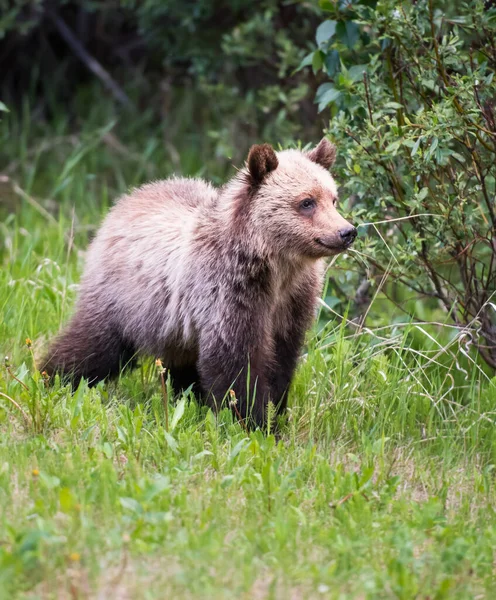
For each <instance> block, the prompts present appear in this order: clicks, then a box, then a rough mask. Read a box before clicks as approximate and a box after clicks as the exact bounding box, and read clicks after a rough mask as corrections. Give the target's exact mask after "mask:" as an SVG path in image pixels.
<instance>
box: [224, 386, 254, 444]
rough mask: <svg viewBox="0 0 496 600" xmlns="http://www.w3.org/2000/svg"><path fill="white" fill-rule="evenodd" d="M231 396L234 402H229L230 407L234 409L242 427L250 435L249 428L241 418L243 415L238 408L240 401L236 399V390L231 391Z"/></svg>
mask: <svg viewBox="0 0 496 600" xmlns="http://www.w3.org/2000/svg"><path fill="white" fill-rule="evenodd" d="M229 395H230V396H231V398H232V400H231V401H230V402H229V404H230V406H232V407H233V408H234V412H235V413H236V416H237V417H238V421H239V422H240V424H241V425H242V427H243V429H244V430H245V432H246V434H247V435H249V432H248V428H247V427H246V423H245V420H244V419H243V417H242V416H241V414H240V412H239V410H238V407H237V406H236V404H237V402H238V400H237V398H236V394H235V392H234V390H229Z"/></svg>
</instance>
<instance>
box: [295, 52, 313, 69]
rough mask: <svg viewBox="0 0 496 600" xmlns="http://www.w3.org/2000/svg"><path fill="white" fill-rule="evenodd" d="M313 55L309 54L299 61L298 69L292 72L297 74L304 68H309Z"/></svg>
mask: <svg viewBox="0 0 496 600" xmlns="http://www.w3.org/2000/svg"><path fill="white" fill-rule="evenodd" d="M313 54H314V53H313V52H310V54H307V55H306V56H305V58H304V59H303V60H302V61H301V63H300V64H299V65H298V67H297V68H296V69H295V70H294V71H293V73H298V71H301V70H302V69H304V68H305V67H308V66H310V65H311V64H312V61H313Z"/></svg>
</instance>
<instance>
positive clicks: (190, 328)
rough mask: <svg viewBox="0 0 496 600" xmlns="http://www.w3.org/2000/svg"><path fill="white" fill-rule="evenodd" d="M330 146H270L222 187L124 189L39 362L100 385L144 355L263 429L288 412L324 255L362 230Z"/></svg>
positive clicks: (188, 183)
mask: <svg viewBox="0 0 496 600" xmlns="http://www.w3.org/2000/svg"><path fill="white" fill-rule="evenodd" d="M335 154H336V150H335V147H334V146H333V145H332V144H331V143H330V142H329V141H328V140H327V139H325V138H324V139H323V140H322V141H321V142H320V143H319V144H318V146H317V147H315V148H314V149H313V150H311V151H309V152H301V151H299V150H285V151H281V152H275V151H274V149H273V148H272V147H271V146H270V145H268V144H262V145H257V146H252V148H251V149H250V152H249V154H248V159H247V162H246V165H245V168H243V169H241V170H240V171H239V172H238V173H237V174H236V175H235V176H234V177H233V179H231V180H230V181H229V182H228V183H227V184H226V185H225V186H224V187H221V188H220V189H216V188H214V187H213V186H212V185H210V184H209V183H207V182H205V181H202V180H199V179H186V178H171V179H167V180H165V181H157V182H154V183H150V184H148V185H144V186H143V187H141V188H138V189H136V190H134V191H132V192H131V193H130V194H129V195H126V196H123V197H122V198H121V199H120V200H119V201H118V202H117V203H116V205H115V206H114V207H113V208H112V209H111V211H110V213H109V214H108V215H107V217H106V218H105V220H104V221H103V224H102V225H101V227H100V229H99V231H98V233H97V235H96V237H95V239H94V240H93V242H92V243H91V245H90V248H89V250H88V254H87V259H86V267H85V271H84V275H83V279H82V283H81V287H80V292H79V300H78V303H77V307H76V311H75V314H74V316H73V317H72V319H71V321H70V322H69V324H68V326H67V327H66V328H65V330H64V331H63V332H62V333H61V335H60V336H59V337H58V338H57V339H56V340H55V342H54V343H53V345H52V347H51V348H50V351H49V353H48V355H47V357H46V360H45V366H44V369H45V370H46V371H47V372H48V373H49V374H54V373H56V372H58V373H60V374H61V375H68V376H70V378H71V379H72V381H73V382H76V383H77V382H78V381H79V379H80V378H81V377H84V378H86V379H87V380H88V382H89V383H90V384H93V383H96V382H98V381H100V380H102V379H104V378H106V377H110V376H115V375H117V374H119V372H120V370H121V368H122V367H124V366H125V365H126V364H129V363H132V359H133V357H134V356H135V355H136V354H137V353H145V354H148V355H152V356H154V357H159V358H160V359H161V360H162V362H163V365H164V367H166V368H168V369H169V370H170V374H171V380H172V383H173V385H174V388H175V389H177V390H180V389H186V388H188V387H189V386H190V385H194V386H196V387H195V388H194V389H195V390H196V391H198V392H199V393H200V394H201V397H202V400H203V401H204V402H207V403H208V404H209V405H210V406H212V407H214V408H218V407H219V406H220V405H221V403H222V401H223V399H224V398H225V397H232V396H233V395H234V396H235V398H236V403H237V406H236V412H237V413H238V414H240V415H242V417H243V418H246V419H247V420H248V421H249V422H250V424H251V425H255V426H256V425H258V426H262V425H263V424H264V422H265V419H266V409H267V405H268V402H269V401H272V402H273V403H274V405H275V406H276V407H277V410H278V411H279V412H282V411H283V410H284V409H285V407H286V403H287V392H288V387H289V384H290V382H291V379H292V376H293V373H294V370H295V367H296V363H297V359H298V356H299V353H300V351H301V348H302V345H303V341H304V335H305V331H306V330H307V329H308V328H309V326H310V325H311V322H312V319H313V317H314V313H315V310H316V301H317V297H318V295H319V293H320V291H321V286H322V280H323V266H324V265H323V260H322V259H323V258H324V257H328V256H332V255H335V254H337V253H339V252H341V251H343V250H345V249H346V248H348V247H349V246H350V244H351V243H352V242H353V240H354V239H355V237H356V229H355V228H354V227H353V226H352V225H350V223H348V222H347V221H346V220H345V219H344V218H343V217H341V216H340V215H339V213H338V211H337V209H336V200H337V189H336V184H335V182H334V179H333V178H332V176H331V175H330V174H329V171H328V169H329V168H330V167H331V165H332V164H333V163H334V159H335ZM228 394H230V396H229V395H228Z"/></svg>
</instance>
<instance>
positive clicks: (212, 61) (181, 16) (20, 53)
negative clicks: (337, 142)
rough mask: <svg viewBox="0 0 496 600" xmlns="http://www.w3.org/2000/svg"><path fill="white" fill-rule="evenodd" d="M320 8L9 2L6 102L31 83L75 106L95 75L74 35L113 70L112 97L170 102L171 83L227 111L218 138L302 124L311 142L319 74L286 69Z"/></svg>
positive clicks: (181, 1) (276, 132) (284, 134)
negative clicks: (314, 74) (294, 74)
mask: <svg viewBox="0 0 496 600" xmlns="http://www.w3.org/2000/svg"><path fill="white" fill-rule="evenodd" d="M0 12H1V11H0ZM321 15H322V12H321V11H320V9H319V8H318V6H315V5H312V3H306V2H298V1H295V2H293V1H291V2H286V1H284V0H262V1H261V2H257V3H253V2H249V1H247V0H236V1H234V2H226V1H224V0H222V1H220V2H218V1H214V0H186V1H185V0H173V1H168V2H163V1H162V0H144V1H137V0H125V1H123V2H108V1H107V0H92V1H91V2H88V1H86V0H72V1H68V0H65V1H63V2H52V3H48V2H42V1H41V0H15V1H14V2H12V3H10V4H9V8H8V10H7V9H6V10H5V11H3V13H2V14H1V15H0V40H2V47H3V51H2V53H0V73H1V75H0V84H1V87H2V100H4V102H6V103H11V104H13V105H15V104H17V103H18V102H19V99H20V97H25V96H26V94H27V93H31V94H32V93H33V90H35V95H36V100H39V99H40V98H42V100H44V101H46V100H47V99H55V100H57V101H60V102H62V104H63V105H64V107H65V108H66V109H67V110H68V111H70V110H71V109H74V102H73V101H74V97H75V95H76V94H77V92H78V91H79V90H80V88H81V87H82V85H83V84H84V83H85V82H87V81H88V80H93V79H95V75H94V74H93V73H92V72H91V71H90V69H89V68H88V66H89V61H88V60H85V59H84V58H83V60H81V55H80V53H79V52H78V50H77V48H76V45H75V43H76V44H79V45H80V46H82V47H83V48H84V50H85V51H86V52H87V53H88V54H89V55H90V56H91V57H93V58H94V59H96V60H97V61H98V62H99V63H100V65H101V66H102V67H103V68H104V69H105V70H106V71H107V73H108V74H109V75H110V77H111V79H112V78H113V81H114V84H115V85H113V86H112V85H108V81H109V80H108V79H107V85H106V88H107V90H108V89H110V90H111V91H112V92H113V93H114V96H116V97H117V99H118V100H119V101H122V100H123V99H124V101H126V97H125V94H124V92H125V93H127V94H128V95H129V96H130V97H131V99H132V103H133V104H134V105H135V106H136V108H138V110H141V109H144V108H146V109H150V108H151V109H153V110H154V111H155V113H156V114H163V112H164V111H169V110H174V108H175V107H174V106H171V105H170V101H171V94H170V90H171V89H174V90H178V89H179V88H182V87H183V88H189V89H194V91H195V92H196V93H197V95H198V107H197V108H198V112H203V111H204V107H205V106H208V107H209V108H211V111H212V112H214V111H218V112H219V113H221V114H222V115H223V119H224V121H225V124H224V127H223V129H222V130H221V131H217V135H218V136H219V138H224V139H227V138H228V137H230V138H236V137H249V138H251V141H255V139H256V138H259V139H260V138H264V139H265V140H266V141H269V140H270V141H273V142H276V141H277V142H282V143H288V142H289V141H291V140H292V139H293V137H294V136H295V135H299V134H300V133H301V132H302V131H305V137H306V138H307V141H309V140H310V138H311V137H315V138H316V137H317V135H319V134H320V133H321V131H318V133H317V131H316V130H317V129H319V130H320V129H321V125H320V123H318V124H316V119H315V117H316V113H315V108H314V106H313V104H312V100H311V99H312V97H313V93H314V90H312V86H313V85H314V81H313V78H311V77H309V74H307V73H299V74H298V75H297V76H296V77H295V76H293V73H294V70H295V69H296V67H297V66H298V65H299V63H300V62H301V60H302V58H303V56H305V54H307V53H308V51H309V50H310V48H311V46H310V40H311V38H312V32H313V30H314V28H315V27H316V25H317V24H318V22H319V20H320V18H321ZM64 31H69V35H72V40H73V41H72V43H71V42H68V38H67V35H64ZM47 74H49V75H48V76H47ZM33 80H34V81H33ZM102 80H103V79H102ZM104 84H105V81H104ZM120 88H123V92H122V93H121V90H120ZM40 104H41V105H42V106H43V102H42V103H40ZM73 113H74V114H75V116H76V117H79V115H78V114H77V112H76V111H75V110H73ZM196 117H197V114H196V112H195V114H192V115H191V121H194V120H195V119H196ZM226 150H228V151H229V150H231V151H232V150H235V148H233V147H232V146H231V148H226ZM236 159H237V160H238V159H239V157H238V156H236Z"/></svg>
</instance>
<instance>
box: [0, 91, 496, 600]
mask: <svg viewBox="0 0 496 600" xmlns="http://www.w3.org/2000/svg"><path fill="white" fill-rule="evenodd" d="M81 102H83V103H84V98H83V99H82V100H81ZM178 105H179V106H182V107H183V108H182V110H183V111H184V119H181V118H180V116H178V115H177V113H176V115H175V119H174V121H173V122H172V121H167V119H164V121H163V122H162V123H161V124H160V125H159V126H158V127H157V126H156V124H154V123H153V122H151V119H150V118H149V116H147V114H144V115H142V117H141V119H136V118H135V119H130V120H129V122H127V123H124V124H122V123H118V124H116V123H114V122H113V121H112V118H113V115H112V111H111V110H110V109H107V108H106V105H105V103H99V104H98V105H97V106H95V107H94V108H93V109H87V110H86V111H82V113H83V112H84V114H85V115H86V116H85V119H84V121H82V122H81V123H79V124H78V131H79V133H78V134H74V133H73V132H74V124H73V123H69V122H68V121H67V119H66V118H65V117H64V116H63V115H64V113H63V112H61V113H60V115H58V116H57V115H56V116H55V117H54V118H53V119H52V121H51V123H50V127H47V126H45V125H43V122H42V121H41V122H40V121H39V120H36V119H35V118H33V115H32V114H31V113H30V108H29V105H28V104H27V103H26V104H25V106H24V108H23V110H22V111H21V112H20V113H18V114H11V115H6V116H4V117H3V120H2V122H1V123H0V148H1V172H2V176H1V179H0V253H1V254H0V264H1V270H0V309H1V311H0V315H1V322H0V353H1V355H2V357H3V356H5V357H6V358H5V360H4V359H3V358H2V363H3V364H2V365H1V367H0V597H1V598H21V597H22V598H29V599H33V600H34V599H43V600H44V599H48V598H54V599H55V598H56V599H62V598H70V599H75V598H116V599H121V598H122V599H125V598H133V599H135V598H143V599H145V598H146V599H152V598H176V599H182V598H212V599H213V598H215V599H220V598H226V599H227V598H246V599H248V598H249V599H252V598H253V599H265V598H267V599H269V598H274V599H276V598H277V599H279V598H290V599H294V600H299V599H314V598H330V599H334V598H336V599H338V598H339V599H342V598H343V599H344V598H399V599H410V598H423V599H442V598H450V599H457V598H460V599H461V598H479V599H482V598H494V597H495V594H496V573H495V569H496V566H495V565H496V555H495V547H496V513H495V509H494V506H495V501H496V497H495V495H496V494H495V485H494V476H495V465H496V427H495V414H496V410H495V406H496V381H495V380H494V379H493V378H492V373H491V372H489V370H488V368H487V367H485V366H483V365H482V364H480V362H479V361H478V360H477V357H476V355H475V353H474V352H473V350H472V348H471V347H470V344H469V343H468V339H467V337H466V336H464V335H463V331H461V330H459V329H457V328H455V327H453V326H452V324H451V321H450V320H449V318H448V316H447V315H446V314H444V313H443V312H441V311H440V310H439V309H438V308H437V306H436V305H432V306H431V305H426V304H421V303H420V302H419V303H418V307H417V309H418V310H417V313H416V314H418V315H419V318H418V320H411V319H410V320H408V319H406V318H405V317H404V315H403V316H402V314H401V313H400V312H398V311H397V310H396V309H395V307H394V306H393V305H392V304H391V303H389V302H387V301H386V300H385V298H384V297H383V295H382V294H381V291H380V289H378V290H376V291H375V292H374V298H373V303H372V305H371V307H370V309H369V313H368V315H367V321H366V324H365V325H364V326H359V325H357V323H352V322H349V320H348V318H347V306H346V305H344V304H343V303H338V302H337V301H336V299H335V297H334V296H333V293H332V283H331V284H330V286H329V287H328V288H327V290H326V293H325V294H324V297H323V300H322V306H321V312H320V315H319V318H318V320H317V323H316V325H315V328H314V329H313V330H312V331H311V332H310V334H309V335H308V339H307V344H306V347H305V353H304V355H303V356H302V358H301V361H300V366H299V369H298V372H297V375H296V378H295V381H294V384H293V387H292V390H291V396H290V402H289V411H288V415H287V417H286V418H285V419H284V420H283V421H282V422H281V423H280V424H279V430H278V432H277V434H275V433H274V432H273V431H270V430H269V431H263V432H262V431H253V432H247V431H246V430H245V429H244V428H243V426H242V425H241V424H239V423H238V422H237V421H236V419H233V416H232V414H231V412H230V411H229V410H224V411H222V412H221V413H220V414H219V415H215V414H213V413H212V412H211V411H209V410H207V409H206V408H205V407H202V406H199V405H198V404H197V403H196V401H195V399H194V398H193V397H192V395H191V394H186V395H185V396H183V397H174V396H173V394H172V392H171V390H170V386H168V384H167V381H166V382H165V384H166V385H165V387H166V390H165V392H166V393H165V395H164V392H163V390H162V387H161V382H160V376H159V373H158V371H157V366H156V364H155V358H156V357H148V358H144V359H143V360H142V361H140V364H139V367H138V368H137V369H136V370H135V371H133V372H126V373H123V374H122V376H121V377H120V379H119V381H115V382H110V383H108V384H99V385H98V386H97V387H95V388H92V389H89V388H88V387H87V385H86V384H85V383H84V382H83V383H82V384H81V385H80V386H79V388H78V389H77V390H76V391H75V392H74V393H73V392H72V391H71V390H70V389H69V388H68V387H64V386H62V385H61V384H60V382H59V381H57V380H56V381H49V382H47V381H46V379H45V378H44V376H43V375H42V374H41V373H40V372H39V371H38V370H37V361H39V357H40V355H41V354H42V353H43V350H44V349H45V348H46V347H47V344H48V341H49V340H50V338H51V337H52V336H53V335H54V334H55V333H56V332H57V331H58V330H59V328H60V327H61V325H62V324H63V323H64V322H65V321H66V320H67V318H68V316H69V315H70V313H71V310H72V308H73V306H74V299H75V295H76V290H77V284H78V280H79V276H80V274H81V270H82V265H83V261H84V251H85V248H86V247H87V245H88V242H89V240H90V239H91V236H92V234H93V232H94V231H95V227H96V226H97V225H98V223H99V221H100V220H101V218H102V216H103V215H104V214H105V213H106V211H107V210H108V207H109V206H110V205H111V204H112V202H113V201H114V199H115V198H116V197H117V196H118V195H119V194H120V193H122V192H123V191H125V190H126V189H127V188H129V187H131V186H134V185H137V184H139V183H141V182H143V181H146V180H151V179H155V178H160V177H167V176H169V175H170V174H172V173H173V172H177V173H182V174H184V175H196V176H205V177H208V178H209V179H212V180H213V181H214V182H216V183H221V182H222V181H224V180H225V179H226V178H227V177H229V175H230V174H232V173H233V167H232V166H231V164H230V161H229V160H228V159H227V158H226V156H225V155H222V156H215V152H214V151H213V150H212V151H211V146H209V144H212V143H213V142H212V140H211V138H209V137H208V136H205V135H203V134H202V132H200V131H192V130H184V129H181V127H180V125H178V123H182V122H188V115H189V114H190V113H189V111H191V110H192V107H191V106H190V105H189V104H188V102H187V98H186V99H185V101H184V102H183V103H179V104H178ZM124 121H125V120H124ZM165 132H166V133H167V139H168V140H169V142H168V144H164V143H163V139H164V138H165V137H166V136H165ZM212 148H213V146H212ZM205 156H211V158H210V159H209V160H208V161H207V163H205V162H203V159H202V157H205ZM345 206H346V204H345ZM368 234H370V235H375V234H374V231H373V230H372V231H370V228H366V227H363V228H362V231H361V236H365V235H368ZM357 248H358V250H359V249H360V245H358V246H357ZM353 260H354V257H353V255H352V253H349V254H348V255H345V256H341V257H339V258H338V259H337V261H336V262H335V264H334V265H331V266H330V270H329V272H330V274H336V273H340V274H341V275H342V276H345V275H346V271H347V269H348V268H351V265H352V263H353ZM400 293H406V292H404V291H403V292H401V291H400ZM412 302H413V303H415V302H416V300H415V299H413V300H412Z"/></svg>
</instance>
